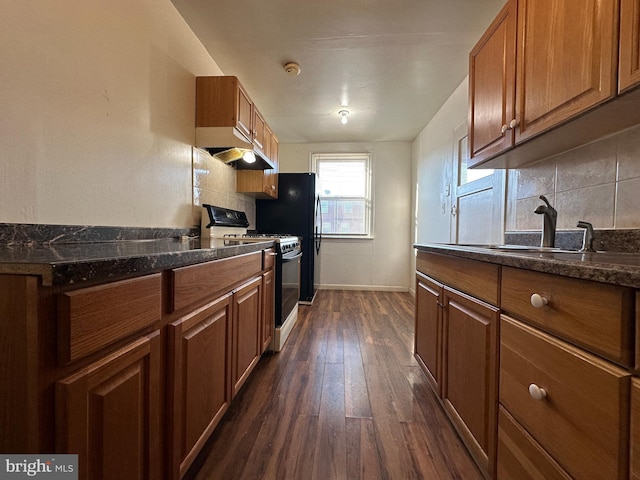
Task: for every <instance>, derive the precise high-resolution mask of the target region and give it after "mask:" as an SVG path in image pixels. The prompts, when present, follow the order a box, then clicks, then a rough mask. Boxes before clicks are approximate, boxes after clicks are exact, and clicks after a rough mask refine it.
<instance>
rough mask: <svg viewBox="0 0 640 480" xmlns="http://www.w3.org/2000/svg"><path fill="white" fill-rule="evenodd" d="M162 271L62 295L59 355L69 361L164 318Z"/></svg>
mask: <svg viewBox="0 0 640 480" xmlns="http://www.w3.org/2000/svg"><path fill="white" fill-rule="evenodd" d="M161 294H162V283H161V278H160V274H159V273H157V274H154V275H148V276H145V277H141V278H134V279H131V280H122V281H120V282H114V283H108V284H106V285H98V286H95V287H89V288H83V289H80V290H75V291H71V292H65V293H61V294H59V295H58V335H59V337H58V354H59V358H60V361H61V362H63V363H69V362H72V361H74V360H77V359H79V358H82V357H84V356H86V355H89V354H90V353H94V352H96V351H98V350H100V349H101V348H104V347H105V346H107V345H109V344H111V343H113V342H115V341H117V340H120V339H123V338H125V337H127V336H129V335H131V334H133V333H135V332H138V331H140V330H142V329H144V328H146V327H148V326H150V325H152V324H153V323H154V322H157V321H159V320H160V315H161Z"/></svg>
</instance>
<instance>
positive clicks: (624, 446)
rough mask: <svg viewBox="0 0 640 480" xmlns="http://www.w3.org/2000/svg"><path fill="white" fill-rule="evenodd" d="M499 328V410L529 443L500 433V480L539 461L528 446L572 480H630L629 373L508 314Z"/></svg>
mask: <svg viewBox="0 0 640 480" xmlns="http://www.w3.org/2000/svg"><path fill="white" fill-rule="evenodd" d="M500 328H501V347H500V405H501V406H502V407H503V408H504V410H505V411H506V412H508V413H509V414H510V416H511V417H512V418H513V420H512V423H513V422H516V423H517V425H518V426H519V427H520V428H521V429H522V430H523V431H526V432H527V434H528V435H527V437H530V438H531V439H532V440H529V441H528V442H525V443H522V444H520V443H518V442H514V441H513V440H509V437H510V436H509V434H508V431H507V430H505V429H504V428H502V429H501V432H500V435H501V436H502V438H501V439H500V445H501V450H500V451H499V452H498V470H499V471H500V472H502V474H501V476H499V478H500V479H503V478H514V479H516V478H517V479H519V478H521V477H520V476H518V475H519V473H518V469H516V468H515V467H518V468H524V467H523V465H528V464H532V463H534V462H535V461H536V460H537V458H538V452H537V450H538V448H535V447H533V446H527V445H529V444H531V445H539V446H540V447H539V448H541V449H543V451H544V454H545V455H546V456H549V457H551V458H553V459H554V460H555V462H557V464H558V465H560V466H561V467H562V469H563V470H564V471H566V473H567V474H568V475H569V476H570V477H571V478H576V479H589V480H605V479H626V478H628V472H629V465H628V458H629V457H628V453H627V452H628V449H629V388H630V379H631V375H630V373H629V372H628V371H627V370H624V369H622V368H620V367H618V366H615V365H614V364H613V363H610V362H608V361H606V360H604V359H601V358H599V357H597V356H595V355H592V354H590V353H588V352H586V351H584V350H581V349H579V348H577V347H575V346H573V345H570V344H568V343H567V342H564V341H562V340H560V339H557V338H555V337H553V336H551V335H548V334H546V333H543V332H541V331H539V330H538V329H536V328H534V327H531V326H529V325H526V324H524V323H522V322H519V321H517V320H515V319H513V318H510V317H508V316H506V315H502V321H501V327H500ZM503 432H504V433H505V434H506V435H507V437H506V438H504V435H503ZM511 437H513V436H511ZM518 452H519V454H518ZM513 457H517V458H519V461H517V462H514V461H513ZM559 478H563V477H559Z"/></svg>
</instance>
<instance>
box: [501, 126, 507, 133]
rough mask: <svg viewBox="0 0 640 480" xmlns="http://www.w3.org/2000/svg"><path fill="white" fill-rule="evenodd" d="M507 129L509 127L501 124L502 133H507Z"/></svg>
mask: <svg viewBox="0 0 640 480" xmlns="http://www.w3.org/2000/svg"><path fill="white" fill-rule="evenodd" d="M507 130H509V127H508V126H507V125H502V129H501V131H502V134H503V135H504V134H505V133H507Z"/></svg>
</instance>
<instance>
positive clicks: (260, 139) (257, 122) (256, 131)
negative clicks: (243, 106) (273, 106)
mask: <svg viewBox="0 0 640 480" xmlns="http://www.w3.org/2000/svg"><path fill="white" fill-rule="evenodd" d="M265 125H266V124H265V123H264V118H263V117H262V115H261V114H260V112H259V111H258V109H257V108H255V106H254V108H253V144H254V145H255V146H256V147H257V148H258V150H260V151H261V152H263V153H264V149H265V147H264V127H265Z"/></svg>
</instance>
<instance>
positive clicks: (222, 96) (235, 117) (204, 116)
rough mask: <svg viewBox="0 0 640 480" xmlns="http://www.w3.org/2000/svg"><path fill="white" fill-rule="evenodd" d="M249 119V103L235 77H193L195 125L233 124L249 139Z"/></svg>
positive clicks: (251, 115)
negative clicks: (194, 78) (194, 80)
mask: <svg viewBox="0 0 640 480" xmlns="http://www.w3.org/2000/svg"><path fill="white" fill-rule="evenodd" d="M253 122H254V105H253V102H252V101H251V98H249V95H248V94H247V92H246V90H245V89H244V88H243V87H242V85H241V84H240V82H239V81H238V78H237V77H233V76H217V77H196V128H197V127H236V128H237V129H238V130H239V131H240V132H241V133H242V134H243V135H244V136H245V137H246V138H247V141H249V142H251V141H252V139H253V132H254V123H253ZM211 146H219V147H226V146H228V145H211Z"/></svg>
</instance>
